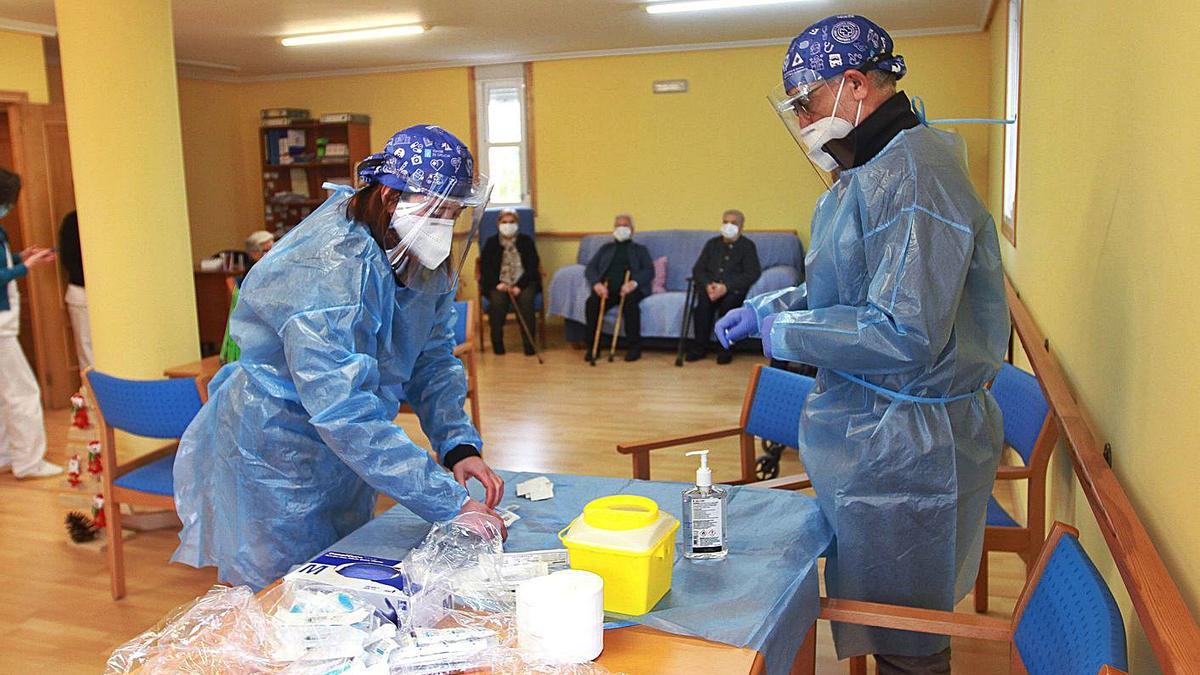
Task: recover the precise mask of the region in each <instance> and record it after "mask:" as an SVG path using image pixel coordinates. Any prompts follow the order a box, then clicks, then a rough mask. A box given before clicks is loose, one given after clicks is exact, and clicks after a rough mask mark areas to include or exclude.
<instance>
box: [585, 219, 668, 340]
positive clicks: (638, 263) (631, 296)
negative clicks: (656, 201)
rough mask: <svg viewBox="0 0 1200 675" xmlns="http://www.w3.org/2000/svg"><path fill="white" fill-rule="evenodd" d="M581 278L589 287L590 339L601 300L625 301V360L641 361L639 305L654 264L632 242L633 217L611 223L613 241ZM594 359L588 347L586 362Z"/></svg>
mask: <svg viewBox="0 0 1200 675" xmlns="http://www.w3.org/2000/svg"><path fill="white" fill-rule="evenodd" d="M626 272H629V281H625V273H626ZM584 276H585V277H586V278H587V281H588V283H589V284H591V286H592V293H591V295H590V296H588V299H587V306H586V310H587V331H588V332H587V334H588V335H592V334H593V333H594V332H595V330H596V322H598V321H602V320H603V317H601V316H600V299H601V298H606V299H607V302H608V303H609V304H610V305H612V304H617V303H619V302H620V299H621V298H624V299H625V304H624V312H623V313H622V315H621V320H622V321H623V322H624V325H625V339H626V351H625V360H626V361H637V360H638V359H640V358H642V314H641V311H642V310H641V308H640V307H639V304H640V303H641V302H642V298H645V297H646V296H647V295H649V293H650V284H651V282H652V281H653V280H654V263H653V261H651V260H650V252H649V251H648V250H646V247H645V246H642V245H641V244H638V243H635V242H634V241H633V216H630V215H628V214H624V213H623V214H621V215H619V216H617V217H616V218H615V219H614V220H613V240H612V241H610V242H608V243H607V244H605V245H604V246H601V247H600V250H599V251H596V255H594V256H592V259H591V260H590V261H588V264H587V269H586V270H584ZM594 356H595V355H593V354H592V353H591V345H590V344H589V345H588V353H587V354H586V357H585V358H586V360H589V361H590V360H591V359H592V358H593V357H594Z"/></svg>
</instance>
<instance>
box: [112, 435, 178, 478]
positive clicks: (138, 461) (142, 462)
mask: <svg viewBox="0 0 1200 675" xmlns="http://www.w3.org/2000/svg"><path fill="white" fill-rule="evenodd" d="M178 449H179V441H171V442H170V443H168V444H166V445H164V446H163V447H161V448H159V449H157V450H154V451H152V452H147V453H146V454H144V455H142V456H140V457H135V458H134V459H131V460H129V461H128V462H125V463H124V464H121V465H120V466H118V467H116V468H114V469H112V477H113V478H117V477H119V476H124V475H125V474H127V473H129V472H130V471H135V470H137V469H140V468H142V467H143V466H146V465H147V464H152V463H154V462H157V461H158V460H160V459H162V458H163V457H166V456H167V455H170V454H171V453H173V452H175V451H176V450H178Z"/></svg>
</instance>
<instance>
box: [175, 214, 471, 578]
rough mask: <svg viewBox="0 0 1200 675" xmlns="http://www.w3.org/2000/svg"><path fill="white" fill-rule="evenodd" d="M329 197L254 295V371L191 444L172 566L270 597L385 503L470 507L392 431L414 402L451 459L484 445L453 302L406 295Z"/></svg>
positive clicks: (223, 389)
mask: <svg viewBox="0 0 1200 675" xmlns="http://www.w3.org/2000/svg"><path fill="white" fill-rule="evenodd" d="M347 197H348V193H347V192H344V191H343V192H338V193H336V194H334V195H333V196H331V197H330V199H329V200H327V201H326V202H325V203H324V204H323V205H322V206H321V207H320V208H319V209H317V211H315V212H314V213H313V214H312V215H310V216H309V217H308V218H306V219H305V220H304V222H302V223H301V224H300V225H299V226H297V227H296V229H295V230H293V231H292V232H291V233H289V234H288V236H286V237H284V238H283V239H282V240H280V242H279V244H278V245H277V246H276V247H275V248H274V249H272V250H271V254H270V255H268V256H266V257H265V258H263V260H262V261H261V262H259V263H257V264H256V265H255V266H254V268H253V270H251V272H250V273H249V274H248V275H247V277H246V280H245V282H244V284H243V285H242V289H241V295H240V299H239V302H238V306H237V309H236V310H235V311H234V313H233V318H232V323H231V331H232V335H233V337H234V338H235V339H236V341H237V343H238V344H239V345H241V349H242V354H241V358H240V360H238V361H237V362H235V363H231V364H229V365H227V366H225V367H224V368H222V369H221V371H220V372H219V373H218V374H217V376H216V377H215V378H214V379H213V381H212V383H211V384H210V385H209V400H208V403H207V404H206V405H205V406H204V407H203V408H201V410H200V412H199V414H198V415H197V416H196V419H195V420H194V421H193V422H192V424H191V425H190V426H189V427H188V429H187V432H186V433H185V434H184V436H183V439H182V440H181V441H180V444H179V452H178V455H177V456H176V459H175V503H176V507H177V509H178V511H179V517H180V519H181V520H182V521H183V531H182V532H181V533H180V535H179V539H180V545H179V548H178V550H176V551H175V555H174V557H173V558H172V560H174V561H176V562H183V563H187V564H189V565H193V566H197V567H199V566H205V565H216V566H217V567H218V568H219V575H220V579H221V581H225V582H228V583H232V584H247V585H249V586H251V587H253V588H262V587H264V586H266V585H268V584H270V583H272V582H273V581H274V580H275V579H278V578H279V577H280V576H281V575H282V574H283V573H285V572H287V570H288V568H289V567H291V566H292V565H295V564H297V563H301V562H303V561H305V560H307V559H308V558H310V557H312V556H313V555H314V554H316V553H318V552H320V551H322V550H323V549H324V548H326V547H328V546H329V545H330V544H332V543H333V542H335V541H337V540H338V539H340V538H342V537H344V536H345V535H347V534H349V533H350V532H352V531H354V530H355V529H357V528H358V527H359V526H361V525H362V524H364V523H366V522H367V520H369V519H370V518H371V514H372V509H373V507H374V504H375V496H376V492H382V493H384V494H386V495H388V496H389V497H392V498H393V499H395V500H396V501H398V502H399V503H401V504H403V505H404V506H405V507H407V508H408V509H410V510H412V511H413V512H414V513H416V514H417V515H419V516H421V517H423V518H425V519H426V520H430V521H436V520H444V519H449V518H451V517H453V516H454V515H455V514H456V513H458V510H459V508H460V507H461V506H462V504H463V502H464V501H465V500H466V499H467V493H466V491H465V490H464V489H463V488H462V487H461V486H459V485H458V484H457V483H455V482H454V479H453V477H452V476H451V475H450V474H449V473H448V472H447V471H446V470H444V469H442V468H441V467H439V466H438V464H437V463H435V461H434V460H433V459H432V458H431V457H430V456H429V454H428V453H427V452H426V450H425V449H424V448H421V447H419V446H417V445H415V444H414V443H413V442H412V441H411V440H410V439H409V438H408V436H407V435H406V434H405V433H404V431H403V430H402V429H401V428H400V427H398V426H396V425H395V424H394V423H393V419H394V417H395V415H396V413H397V411H398V410H399V407H400V403H401V401H402V400H406V401H408V403H410V404H411V405H412V407H413V409H414V410H415V411H416V413H417V416H418V417H419V418H420V421H421V428H422V429H423V430H424V431H425V433H426V435H428V436H429V438H430V441H431V443H432V444H433V447H434V449H435V450H436V451H437V453H438V455H439V457H440V456H444V454H445V453H447V452H448V451H450V450H452V449H454V448H455V447H456V446H458V445H459V444H467V445H472V446H474V447H476V448H482V442H481V441H480V438H479V434H478V432H477V431H476V430H475V428H474V426H473V425H472V424H471V421H470V418H469V417H467V415H466V414H465V413H464V412H463V402H464V399H465V397H466V393H467V385H466V377H465V374H464V370H463V366H462V363H461V362H460V361H459V360H458V359H457V358H456V357H455V356H454V354H453V351H454V346H455V339H454V330H453V327H454V321H455V310H454V299H453V297H452V295H451V294H445V295H440V296H437V295H429V294H423V293H419V292H416V291H411V290H408V289H405V288H401V287H399V286H398V285H397V284H396V282H395V281H394V279H393V277H392V271H391V268H390V267H389V265H388V262H387V259H386V258H385V256H384V253H383V251H382V250H381V249H380V248H379V246H378V244H376V243H375V241H374V239H372V237H371V235H370V233H369V232H368V231H367V228H366V227H365V226H363V225H362V224H359V223H355V222H352V221H350V220H349V219H347V218H346V216H345V206H346V201H347Z"/></svg>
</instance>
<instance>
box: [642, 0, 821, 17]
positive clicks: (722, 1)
mask: <svg viewBox="0 0 1200 675" xmlns="http://www.w3.org/2000/svg"><path fill="white" fill-rule="evenodd" d="M803 1H804V0H684V1H683V2H660V3H655V4H653V5H646V11H647V12H649V13H650V14H679V13H681V12H703V11H706V10H710V9H740V8H743V7H759V6H762V5H782V4H785V3H789V2H803Z"/></svg>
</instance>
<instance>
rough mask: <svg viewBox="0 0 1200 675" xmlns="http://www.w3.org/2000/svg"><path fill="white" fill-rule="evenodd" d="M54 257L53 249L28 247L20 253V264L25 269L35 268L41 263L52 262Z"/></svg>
mask: <svg viewBox="0 0 1200 675" xmlns="http://www.w3.org/2000/svg"><path fill="white" fill-rule="evenodd" d="M54 257H55V256H54V250H53V249H48V248H42V247H40V246H30V247H29V248H27V249H25V250H24V251H21V262H22V263H24V264H25V266H26V267H37V266H38V265H41V264H42V263H47V262H52V261H53V260H54Z"/></svg>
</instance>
